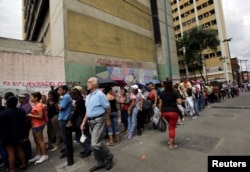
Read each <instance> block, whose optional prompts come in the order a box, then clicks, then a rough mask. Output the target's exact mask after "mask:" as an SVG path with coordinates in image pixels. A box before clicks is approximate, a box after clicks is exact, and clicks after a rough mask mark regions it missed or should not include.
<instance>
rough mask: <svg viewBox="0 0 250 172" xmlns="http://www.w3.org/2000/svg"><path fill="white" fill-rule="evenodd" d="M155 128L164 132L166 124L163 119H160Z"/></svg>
mask: <svg viewBox="0 0 250 172" xmlns="http://www.w3.org/2000/svg"><path fill="white" fill-rule="evenodd" d="M157 128H158V130H159V131H161V132H165V131H166V130H167V124H166V122H165V120H164V119H163V117H160V119H159V121H158V126H157Z"/></svg>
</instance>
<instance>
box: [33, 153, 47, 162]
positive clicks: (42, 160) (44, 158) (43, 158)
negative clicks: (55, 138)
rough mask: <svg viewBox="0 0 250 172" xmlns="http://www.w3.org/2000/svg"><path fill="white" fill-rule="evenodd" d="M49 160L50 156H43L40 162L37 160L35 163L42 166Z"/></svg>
mask: <svg viewBox="0 0 250 172" xmlns="http://www.w3.org/2000/svg"><path fill="white" fill-rule="evenodd" d="M47 159H49V156H48V155H43V156H42V157H41V158H40V159H39V160H37V161H36V162H35V164H41V163H43V162H44V161H46V160H47Z"/></svg>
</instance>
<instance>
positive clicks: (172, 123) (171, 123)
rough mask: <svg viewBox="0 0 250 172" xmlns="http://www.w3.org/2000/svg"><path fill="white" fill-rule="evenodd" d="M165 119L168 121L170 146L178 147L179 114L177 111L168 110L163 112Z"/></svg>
mask: <svg viewBox="0 0 250 172" xmlns="http://www.w3.org/2000/svg"><path fill="white" fill-rule="evenodd" d="M162 115H163V117H164V119H166V120H167V122H168V136H169V148H170V149H172V148H176V146H175V143H174V139H175V128H176V124H177V121H178V114H177V113H176V112H167V113H163V114H162Z"/></svg>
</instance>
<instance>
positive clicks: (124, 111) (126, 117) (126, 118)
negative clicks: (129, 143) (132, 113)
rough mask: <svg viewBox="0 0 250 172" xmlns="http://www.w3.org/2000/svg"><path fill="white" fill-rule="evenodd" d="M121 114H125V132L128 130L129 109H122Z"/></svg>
mask: <svg viewBox="0 0 250 172" xmlns="http://www.w3.org/2000/svg"><path fill="white" fill-rule="evenodd" d="M121 114H122V116H123V121H122V122H123V124H124V130H123V131H124V132H126V131H127V130H128V111H127V110H122V111H121Z"/></svg>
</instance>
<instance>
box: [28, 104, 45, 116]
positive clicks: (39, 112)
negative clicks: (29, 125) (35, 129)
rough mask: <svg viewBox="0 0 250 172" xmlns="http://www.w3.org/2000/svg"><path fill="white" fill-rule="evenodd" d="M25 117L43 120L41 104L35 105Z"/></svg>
mask: <svg viewBox="0 0 250 172" xmlns="http://www.w3.org/2000/svg"><path fill="white" fill-rule="evenodd" d="M26 116H28V117H32V118H38V119H42V118H43V105H42V104H38V105H36V107H34V109H33V110H32V111H31V113H28V114H27V115H26Z"/></svg>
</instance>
